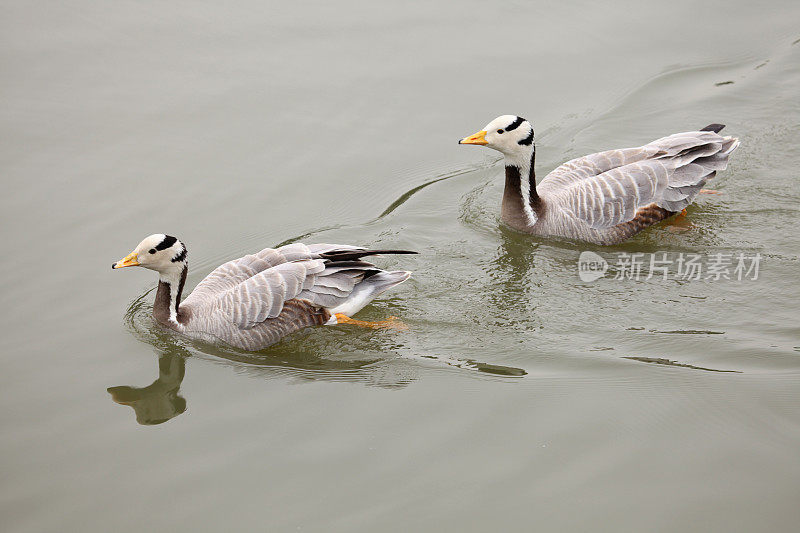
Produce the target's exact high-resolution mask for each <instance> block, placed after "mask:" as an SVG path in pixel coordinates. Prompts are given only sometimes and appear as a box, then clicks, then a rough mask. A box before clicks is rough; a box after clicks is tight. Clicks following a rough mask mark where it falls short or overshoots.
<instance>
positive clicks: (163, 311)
mask: <svg viewBox="0 0 800 533" xmlns="http://www.w3.org/2000/svg"><path fill="white" fill-rule="evenodd" d="M188 272H189V266H188V265H187V264H186V263H185V262H184V263H183V268H182V269H180V270H177V269H175V270H173V271H172V272H169V273H162V274H161V276H160V277H159V279H158V291H156V300H155V302H154V303H153V317H154V318H155V319H156V321H158V322H159V323H161V324H164V325H165V326H168V327H171V328H174V329H176V328H178V327H182V326H183V323H184V322H185V320H186V318H187V317H186V316H185V315H184V314H183V313H181V312H180V309H179V306H180V302H181V293H182V292H183V286H184V285H185V284H186V275H187V274H188Z"/></svg>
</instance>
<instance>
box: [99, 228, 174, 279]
mask: <svg viewBox="0 0 800 533" xmlns="http://www.w3.org/2000/svg"><path fill="white" fill-rule="evenodd" d="M186 265H187V256H186V246H184V245H183V243H182V242H181V241H179V240H178V239H176V238H175V237H173V236H171V235H164V234H163V233H156V234H154V235H150V236H149V237H146V238H145V239H144V240H143V241H142V242H140V243H139V245H138V246H137V247H136V248H135V249H134V250H133V251H132V252H131V253H129V254H128V255H127V256H126V257H125V258H124V259H120V260H119V261H117V262H116V263H114V264H112V265H111V268H123V267H129V266H140V267H144V268H149V269H150V270H155V271H156V272H158V273H159V274H161V277H162V278H172V277H173V276H174V275H176V274H177V275H178V276H180V274H181V272H182V271H183V269H184V267H185V266H186Z"/></svg>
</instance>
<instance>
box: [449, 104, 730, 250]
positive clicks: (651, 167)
mask: <svg viewBox="0 0 800 533" xmlns="http://www.w3.org/2000/svg"><path fill="white" fill-rule="evenodd" d="M724 127H725V126H724V125H722V124H710V125H708V126H706V127H705V128H703V129H701V130H699V131H688V132H685V133H676V134H674V135H670V136H668V137H663V138H661V139H658V140H655V141H653V142H651V143H649V144H646V145H644V146H640V147H638V148H625V149H619V150H609V151H607V152H599V153H596V154H591V155H587V156H584V157H579V158H577V159H573V160H572V161H568V162H566V163H564V164H563V165H561V166H559V167H558V168H556V169H555V170H553V171H552V172H550V173H549V174H548V175H547V176H545V178H544V179H543V180H542V181H541V182H540V183H539V184H538V185H537V184H536V174H535V172H534V159H535V156H536V148H535V145H534V142H533V140H534V139H533V127H532V126H531V125H530V123H529V122H528V121H527V120H525V119H524V118H522V117H518V116H514V115H503V116H500V117H497V118H496V119H494V120H493V121H491V122H490V123H489V124H487V125H486V127H485V128H484V129H483V130H481V131H479V132H478V133H475V134H474V135H470V136H469V137H465V138H463V139H461V140H460V141H459V144H476V145H481V146H488V147H489V148H493V149H495V150H497V151H499V152H502V153H503V155H504V156H505V167H506V184H505V191H504V193H503V203H502V208H501V218H502V220H503V222H505V223H506V224H508V225H509V226H511V227H512V228H514V229H516V230H519V231H523V232H527V233H532V234H534V235H542V236H552V237H565V238H568V239H577V240H582V241H587V242H592V243H596V244H616V243H619V242H622V241H624V240H625V239H627V238H629V237H631V236H632V235H635V234H636V233H639V232H640V231H642V230H643V229H644V228H646V227H648V226H651V225H653V224H655V223H656V222H659V221H661V220H664V219H665V218H668V217H670V216H672V215H674V214H676V213H678V212H680V211H682V210H683V209H684V208H686V206H688V205H689V204H691V203H692V201H694V198H695V196H697V193H698V192H699V191H700V189H701V188H702V187H703V185H705V183H706V180H708V179H709V178H712V177H714V175H715V174H716V172H717V171H718V170H725V168H726V167H727V166H728V156H729V155H730V154H731V153H732V152H733V151H734V150H735V149H736V148H737V147H738V146H739V140H738V139H736V138H735V137H723V136H721V135H718V133H719V131H720V130H721V129H722V128H724Z"/></svg>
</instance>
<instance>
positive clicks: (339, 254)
mask: <svg viewBox="0 0 800 533" xmlns="http://www.w3.org/2000/svg"><path fill="white" fill-rule="evenodd" d="M416 253H418V252H412V251H411V250H331V251H330V252H325V253H321V254H319V257H320V259H334V260H336V261H352V260H357V259H360V258H362V257H366V256H368V255H379V254H416Z"/></svg>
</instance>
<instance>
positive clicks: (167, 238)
mask: <svg viewBox="0 0 800 533" xmlns="http://www.w3.org/2000/svg"><path fill="white" fill-rule="evenodd" d="M177 240H178V239H176V238H175V237H173V236H172V235H164V240H163V241H161V242H160V243H158V246H156V250H166V249H167V248H169V247H170V246H172V245H173V244H175V242H176V241H177Z"/></svg>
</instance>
